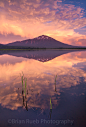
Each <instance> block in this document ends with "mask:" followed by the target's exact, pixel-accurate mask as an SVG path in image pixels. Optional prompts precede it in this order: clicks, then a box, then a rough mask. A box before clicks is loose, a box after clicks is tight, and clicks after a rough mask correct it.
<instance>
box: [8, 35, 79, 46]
mask: <svg viewBox="0 0 86 127" xmlns="http://www.w3.org/2000/svg"><path fill="white" fill-rule="evenodd" d="M6 46H13V47H15V46H17V47H30V48H75V47H77V46H72V45H68V44H64V43H62V42H59V41H57V40H55V39H53V38H51V37H49V36H46V35H42V36H39V37H36V38H34V39H28V40H23V41H16V42H13V43H9V44H7V45H6Z"/></svg>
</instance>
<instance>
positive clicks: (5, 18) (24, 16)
mask: <svg viewBox="0 0 86 127" xmlns="http://www.w3.org/2000/svg"><path fill="white" fill-rule="evenodd" d="M40 35H48V36H50V37H53V38H54V39H56V40H58V41H61V42H63V43H67V44H71V45H80V46H86V0H0V43H1V44H7V43H10V42H14V41H21V40H25V39H31V38H35V37H38V36H40Z"/></svg>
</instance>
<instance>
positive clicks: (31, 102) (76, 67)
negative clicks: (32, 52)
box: [0, 51, 86, 119]
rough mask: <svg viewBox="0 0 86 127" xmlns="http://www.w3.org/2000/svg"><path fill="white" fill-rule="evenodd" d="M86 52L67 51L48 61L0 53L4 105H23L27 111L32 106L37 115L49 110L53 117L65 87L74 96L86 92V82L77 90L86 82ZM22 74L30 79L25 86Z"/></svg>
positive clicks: (0, 96) (0, 97)
mask: <svg viewBox="0 0 86 127" xmlns="http://www.w3.org/2000/svg"><path fill="white" fill-rule="evenodd" d="M85 54H86V51H77V52H72V53H67V54H63V55H61V56H58V57H56V58H54V59H52V60H50V61H47V62H40V61H37V60H34V59H27V58H23V57H15V56H10V55H1V56H0V62H1V64H0V104H1V106H2V107H4V108H7V109H11V110H18V108H20V107H23V109H25V110H27V111H28V112H29V110H30V109H31V110H33V111H34V112H35V111H37V115H38V116H40V115H41V114H44V113H45V111H46V110H48V115H47V116H48V118H49V119H51V118H52V114H53V110H55V109H57V107H59V105H60V103H61V100H62V93H65V90H66V91H70V92H68V94H70V95H71V96H73V95H76V96H82V95H83V96H84V95H86V87H85V85H82V86H83V88H82V87H81V88H80V89H78V88H79V87H80V86H81V84H82V82H83V84H86V71H85V70H86V56H85ZM20 74H24V77H25V78H26V79H27V82H26V86H25V80H24V81H23V86H24V89H23V86H22V81H21V76H22V75H21V76H20ZM25 87H26V90H25ZM75 88H77V90H76V89H75ZM71 89H73V91H71ZM24 90H25V91H26V95H25V92H24ZM65 94H66V93H65ZM66 101H67V100H66ZM63 102H64V100H63ZM64 103H65V102H64ZM51 105H52V106H51ZM64 107H65V104H64ZM64 107H63V108H64ZM45 114H46V113H45Z"/></svg>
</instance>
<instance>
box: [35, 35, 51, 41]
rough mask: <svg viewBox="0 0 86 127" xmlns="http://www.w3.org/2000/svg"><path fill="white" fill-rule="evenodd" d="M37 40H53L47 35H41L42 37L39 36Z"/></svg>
mask: <svg viewBox="0 0 86 127" xmlns="http://www.w3.org/2000/svg"><path fill="white" fill-rule="evenodd" d="M36 39H38V40H39V39H42V40H44V39H51V37H49V36H46V35H41V36H39V37H36Z"/></svg>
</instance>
